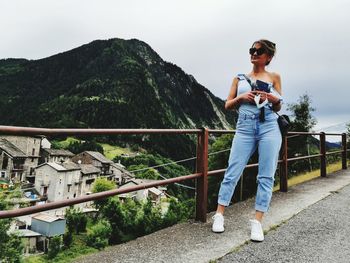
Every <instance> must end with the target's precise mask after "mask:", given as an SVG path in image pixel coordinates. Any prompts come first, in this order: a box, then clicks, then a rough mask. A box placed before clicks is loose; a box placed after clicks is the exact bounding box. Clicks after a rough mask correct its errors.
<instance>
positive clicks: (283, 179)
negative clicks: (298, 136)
mask: <svg viewBox="0 0 350 263" xmlns="http://www.w3.org/2000/svg"><path fill="white" fill-rule="evenodd" d="M282 140H283V141H282V165H281V173H280V191H281V192H287V191H288V138H287V136H283V137H282Z"/></svg>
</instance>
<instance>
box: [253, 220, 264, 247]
mask: <svg viewBox="0 0 350 263" xmlns="http://www.w3.org/2000/svg"><path fill="white" fill-rule="evenodd" d="M250 224H251V227H252V232H251V235H250V239H251V240H252V241H259V242H261V241H264V231H263V229H262V226H261V223H260V222H259V221H258V220H256V219H254V220H250Z"/></svg>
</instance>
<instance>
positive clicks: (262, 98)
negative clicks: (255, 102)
mask: <svg viewBox="0 0 350 263" xmlns="http://www.w3.org/2000/svg"><path fill="white" fill-rule="evenodd" d="M252 93H253V94H254V96H255V95H258V94H260V101H259V103H262V102H264V101H265V100H266V99H267V100H268V102H270V103H272V104H273V105H275V104H278V103H279V102H280V98H279V97H276V96H275V95H273V94H271V93H266V92H264V91H258V90H256V91H252Z"/></svg>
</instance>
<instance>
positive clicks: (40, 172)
mask: <svg viewBox="0 0 350 263" xmlns="http://www.w3.org/2000/svg"><path fill="white" fill-rule="evenodd" d="M35 176H36V179H35V189H36V190H37V191H38V192H39V194H40V195H43V196H47V201H49V202H54V201H59V200H64V199H71V198H75V197H76V196H80V195H81V181H80V177H81V172H80V167H79V166H78V165H77V164H75V163H73V162H65V163H61V164H58V163H54V162H51V163H43V164H40V165H39V166H38V167H37V168H36V175H35Z"/></svg>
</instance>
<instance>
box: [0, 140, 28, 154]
mask: <svg viewBox="0 0 350 263" xmlns="http://www.w3.org/2000/svg"><path fill="white" fill-rule="evenodd" d="M0 149H2V150H3V151H5V152H6V153H7V154H9V155H10V156H11V157H17V158H26V157H27V155H26V154H25V153H24V152H23V151H22V150H21V149H19V148H18V147H17V146H16V145H14V144H13V143H11V142H9V141H8V140H6V139H4V138H1V139H0Z"/></svg>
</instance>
